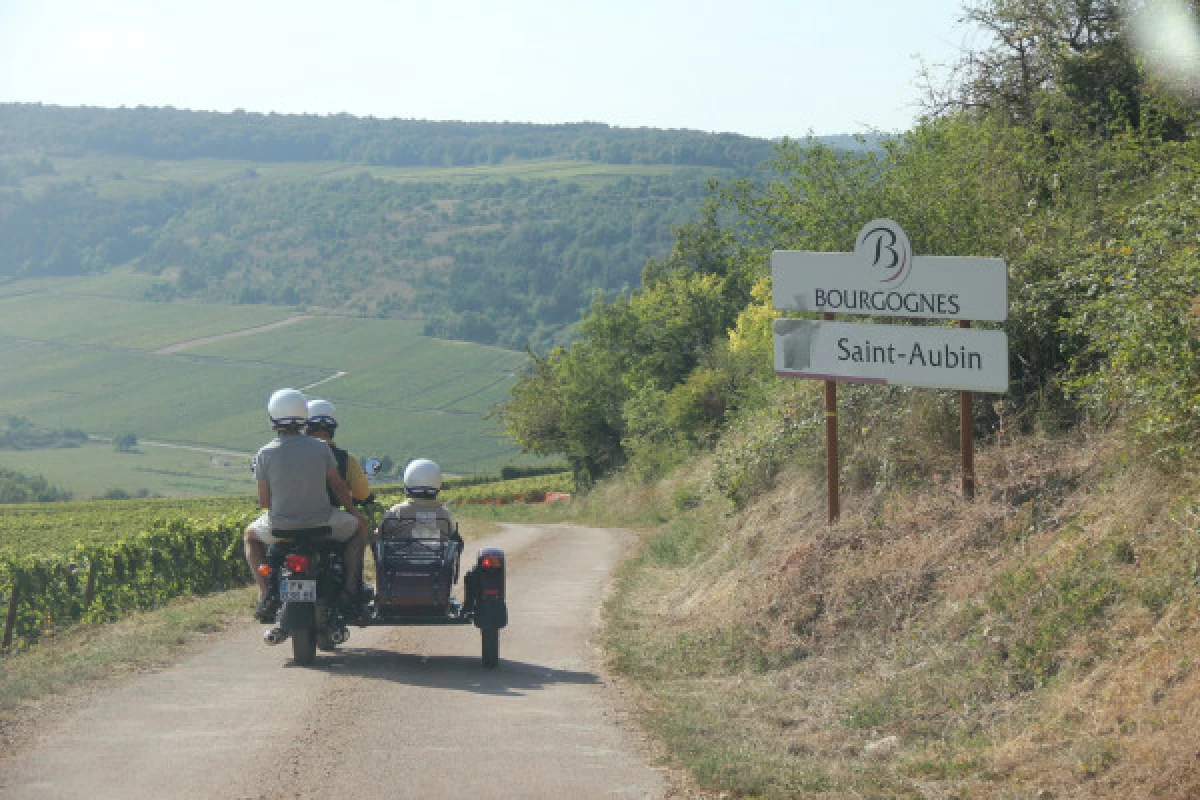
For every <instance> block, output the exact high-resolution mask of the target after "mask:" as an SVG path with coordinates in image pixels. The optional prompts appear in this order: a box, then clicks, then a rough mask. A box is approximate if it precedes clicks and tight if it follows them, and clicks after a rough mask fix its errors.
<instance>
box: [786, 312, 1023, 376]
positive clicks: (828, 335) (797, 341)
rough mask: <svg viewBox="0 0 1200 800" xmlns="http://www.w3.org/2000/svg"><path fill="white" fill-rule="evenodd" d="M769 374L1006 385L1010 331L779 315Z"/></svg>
mask: <svg viewBox="0 0 1200 800" xmlns="http://www.w3.org/2000/svg"><path fill="white" fill-rule="evenodd" d="M775 374H777V375H779V376H781V377H785V378H811V379H814V380H834V381H853V382H858V383H883V384H896V385H900V386H925V387H929V388H934V389H958V390H960V391H975V392H997V393H1004V392H1007V391H1008V335H1007V334H1006V333H1004V332H1003V331H989V330H976V329H972V328H938V327H931V326H916V325H864V324H861V323H858V324H855V323H844V322H824V321H817V320H803V319H777V320H775Z"/></svg>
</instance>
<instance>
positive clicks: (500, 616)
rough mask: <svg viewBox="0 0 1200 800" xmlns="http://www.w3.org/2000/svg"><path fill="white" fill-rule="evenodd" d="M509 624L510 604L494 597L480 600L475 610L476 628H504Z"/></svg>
mask: <svg viewBox="0 0 1200 800" xmlns="http://www.w3.org/2000/svg"><path fill="white" fill-rule="evenodd" d="M507 624H508V604H507V603H505V602H504V601H503V600H498V599H496V598H494V597H484V598H481V599H480V600H479V605H478V606H477V607H476V609H475V627H476V628H503V627H504V626H505V625H507Z"/></svg>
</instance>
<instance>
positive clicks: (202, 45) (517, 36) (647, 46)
mask: <svg viewBox="0 0 1200 800" xmlns="http://www.w3.org/2000/svg"><path fill="white" fill-rule="evenodd" d="M961 5H962V0H892V1H891V2H888V1H886V0H873V1H872V2H843V3H837V2H827V0H823V1H820V2H818V1H817V0H790V1H789V0H740V1H739V0H720V1H718V0H604V1H603V2H602V1H601V0H425V1H422V2H418V1H417V0H390V1H389V0H341V2H337V0H323V2H310V0H204V2H201V1H200V0H106V1H104V2H101V1H100V0H0V102H10V101H22V102H43V103H53V104H59V105H93V106H119V105H129V106H133V105H139V104H140V105H154V106H160V105H173V106H175V107H177V108H192V109H210V110H217V111H229V110H232V109H235V108H244V109H246V110H248V111H278V112H283V113H301V112H311V113H322V114H323V113H337V112H342V111H345V112H349V113H351V114H356V115H373V116H376V117H402V118H415V119H443V120H448V119H455V120H482V121H501V120H509V121H514V122H579V121H584V120H588V121H596V122H606V123H609V124H612V125H621V126H631V127H637V126H650V127H657V128H695V129H698V130H706V131H734V132H738V133H745V134H749V135H753V136H766V137H776V136H782V135H789V136H803V135H805V134H807V133H810V132H811V133H815V134H818V135H822V134H833V133H849V132H860V131H866V130H868V129H879V130H884V131H896V130H904V129H907V128H908V127H910V126H911V124H912V121H913V118H914V116H915V114H916V105H915V103H916V101H917V98H918V96H919V90H918V87H917V81H916V78H917V73H918V70H919V67H920V62H919V60H918V58H917V56H918V55H919V56H920V57H921V58H922V59H923V60H925V61H926V62H929V63H934V64H936V63H944V62H947V61H949V60H951V59H952V58H953V57H954V55H955V54H956V53H957V52H958V50H959V49H960V47H961V46H962V43H963V41H964V38H965V32H964V30H963V29H961V28H960V27H959V26H958V23H957V21H958V19H959V17H960V16H961V12H960V9H961Z"/></svg>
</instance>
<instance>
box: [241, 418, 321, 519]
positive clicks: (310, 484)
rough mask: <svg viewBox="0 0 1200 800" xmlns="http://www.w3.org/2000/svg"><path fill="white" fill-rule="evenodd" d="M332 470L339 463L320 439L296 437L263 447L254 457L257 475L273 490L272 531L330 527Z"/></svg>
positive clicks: (284, 437)
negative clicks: (327, 484) (327, 487)
mask: <svg viewBox="0 0 1200 800" xmlns="http://www.w3.org/2000/svg"><path fill="white" fill-rule="evenodd" d="M330 469H335V470H336V469H337V460H336V459H335V458H334V457H333V450H332V449H330V447H329V445H327V444H325V442H323V441H321V440H320V439H314V438H313V437H311V436H305V435H304V434H296V435H294V436H280V437H278V438H276V439H275V440H274V441H273V442H268V443H267V444H265V445H263V447H262V448H261V449H260V450H259V451H258V454H257V455H256V456H255V457H254V474H255V476H257V477H258V479H259V480H265V481H266V482H267V485H269V486H270V487H271V508H270V509H268V516H267V520H268V521H269V522H270V524H271V527H272V528H275V529H278V530H281V531H287V530H296V529H298V528H313V527H316V526H318V525H328V524H329V514H330V512H331V511H332V510H333V506H331V505H329V494H328V493H327V492H326V490H325V481H326V477H327V475H328V473H329V470H330Z"/></svg>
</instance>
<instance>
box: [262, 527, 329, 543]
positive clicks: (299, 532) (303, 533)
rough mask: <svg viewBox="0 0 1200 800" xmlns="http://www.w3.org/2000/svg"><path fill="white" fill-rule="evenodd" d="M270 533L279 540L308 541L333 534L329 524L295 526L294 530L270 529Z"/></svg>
mask: <svg viewBox="0 0 1200 800" xmlns="http://www.w3.org/2000/svg"><path fill="white" fill-rule="evenodd" d="M271 535H272V536H274V537H275V538H276V539H279V540H281V541H309V540H312V539H320V538H322V537H326V536H332V535H333V528H332V527H330V526H329V525H318V526H316V527H314V528H296V529H294V530H286V531H284V530H272V531H271Z"/></svg>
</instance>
